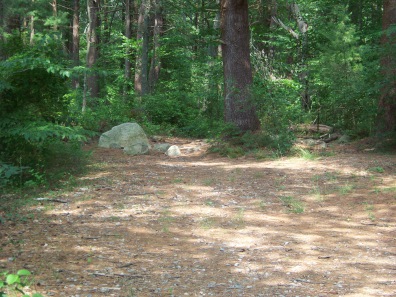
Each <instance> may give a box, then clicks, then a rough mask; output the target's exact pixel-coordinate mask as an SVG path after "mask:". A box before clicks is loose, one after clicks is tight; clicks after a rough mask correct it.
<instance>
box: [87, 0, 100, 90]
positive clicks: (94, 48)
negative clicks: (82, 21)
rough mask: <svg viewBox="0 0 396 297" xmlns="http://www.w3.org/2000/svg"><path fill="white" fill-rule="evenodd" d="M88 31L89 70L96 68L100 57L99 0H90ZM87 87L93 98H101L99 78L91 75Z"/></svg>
mask: <svg viewBox="0 0 396 297" xmlns="http://www.w3.org/2000/svg"><path fill="white" fill-rule="evenodd" d="M87 5H88V7H87V9H88V22H89V23H88V30H87V67H88V68H89V70H92V68H94V67H95V65H96V61H97V59H98V57H99V35H98V28H99V7H100V1H99V0H88V1H87ZM86 87H87V91H88V92H89V94H90V96H91V97H92V98H96V97H98V96H99V76H98V75H97V74H94V73H92V71H90V73H89V74H88V75H87V78H86Z"/></svg>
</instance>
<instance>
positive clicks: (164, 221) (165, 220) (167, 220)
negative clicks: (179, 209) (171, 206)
mask: <svg viewBox="0 0 396 297" xmlns="http://www.w3.org/2000/svg"><path fill="white" fill-rule="evenodd" d="M170 214H171V213H170V211H169V210H165V211H163V212H162V213H161V216H160V218H159V221H160V223H161V225H162V232H164V233H167V232H169V227H170V225H171V224H172V222H173V220H174V218H173V217H171V215H170Z"/></svg>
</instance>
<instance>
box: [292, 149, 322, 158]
mask: <svg viewBox="0 0 396 297" xmlns="http://www.w3.org/2000/svg"><path fill="white" fill-rule="evenodd" d="M296 151H297V156H299V157H300V158H302V159H304V160H310V161H313V160H316V159H317V158H318V156H317V155H316V154H315V153H312V152H310V151H309V150H307V149H303V148H297V149H296Z"/></svg>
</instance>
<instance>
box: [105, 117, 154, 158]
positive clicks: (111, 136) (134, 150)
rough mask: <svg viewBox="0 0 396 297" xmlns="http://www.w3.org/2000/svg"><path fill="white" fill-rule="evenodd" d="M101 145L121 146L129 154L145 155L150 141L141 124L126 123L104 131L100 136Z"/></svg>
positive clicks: (106, 146)
mask: <svg viewBox="0 0 396 297" xmlns="http://www.w3.org/2000/svg"><path fill="white" fill-rule="evenodd" d="M99 147H103V148H120V149H123V150H124V152H125V153H126V154H129V155H143V154H146V153H148V151H149V149H150V143H149V140H148V138H147V136H146V133H144V131H143V129H142V128H141V127H140V126H139V124H137V123H124V124H121V125H118V126H115V127H113V128H111V130H110V131H107V132H105V133H103V134H102V135H101V136H100V138H99Z"/></svg>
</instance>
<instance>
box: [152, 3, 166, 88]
mask: <svg viewBox="0 0 396 297" xmlns="http://www.w3.org/2000/svg"><path fill="white" fill-rule="evenodd" d="M154 5H155V8H154V10H155V15H154V30H153V54H152V58H151V65H150V72H149V91H150V92H153V91H154V89H155V85H156V84H157V81H158V78H159V73H160V70H161V61H160V57H159V54H158V53H159V50H160V37H161V34H162V26H163V15H162V3H161V0H155V4H154Z"/></svg>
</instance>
